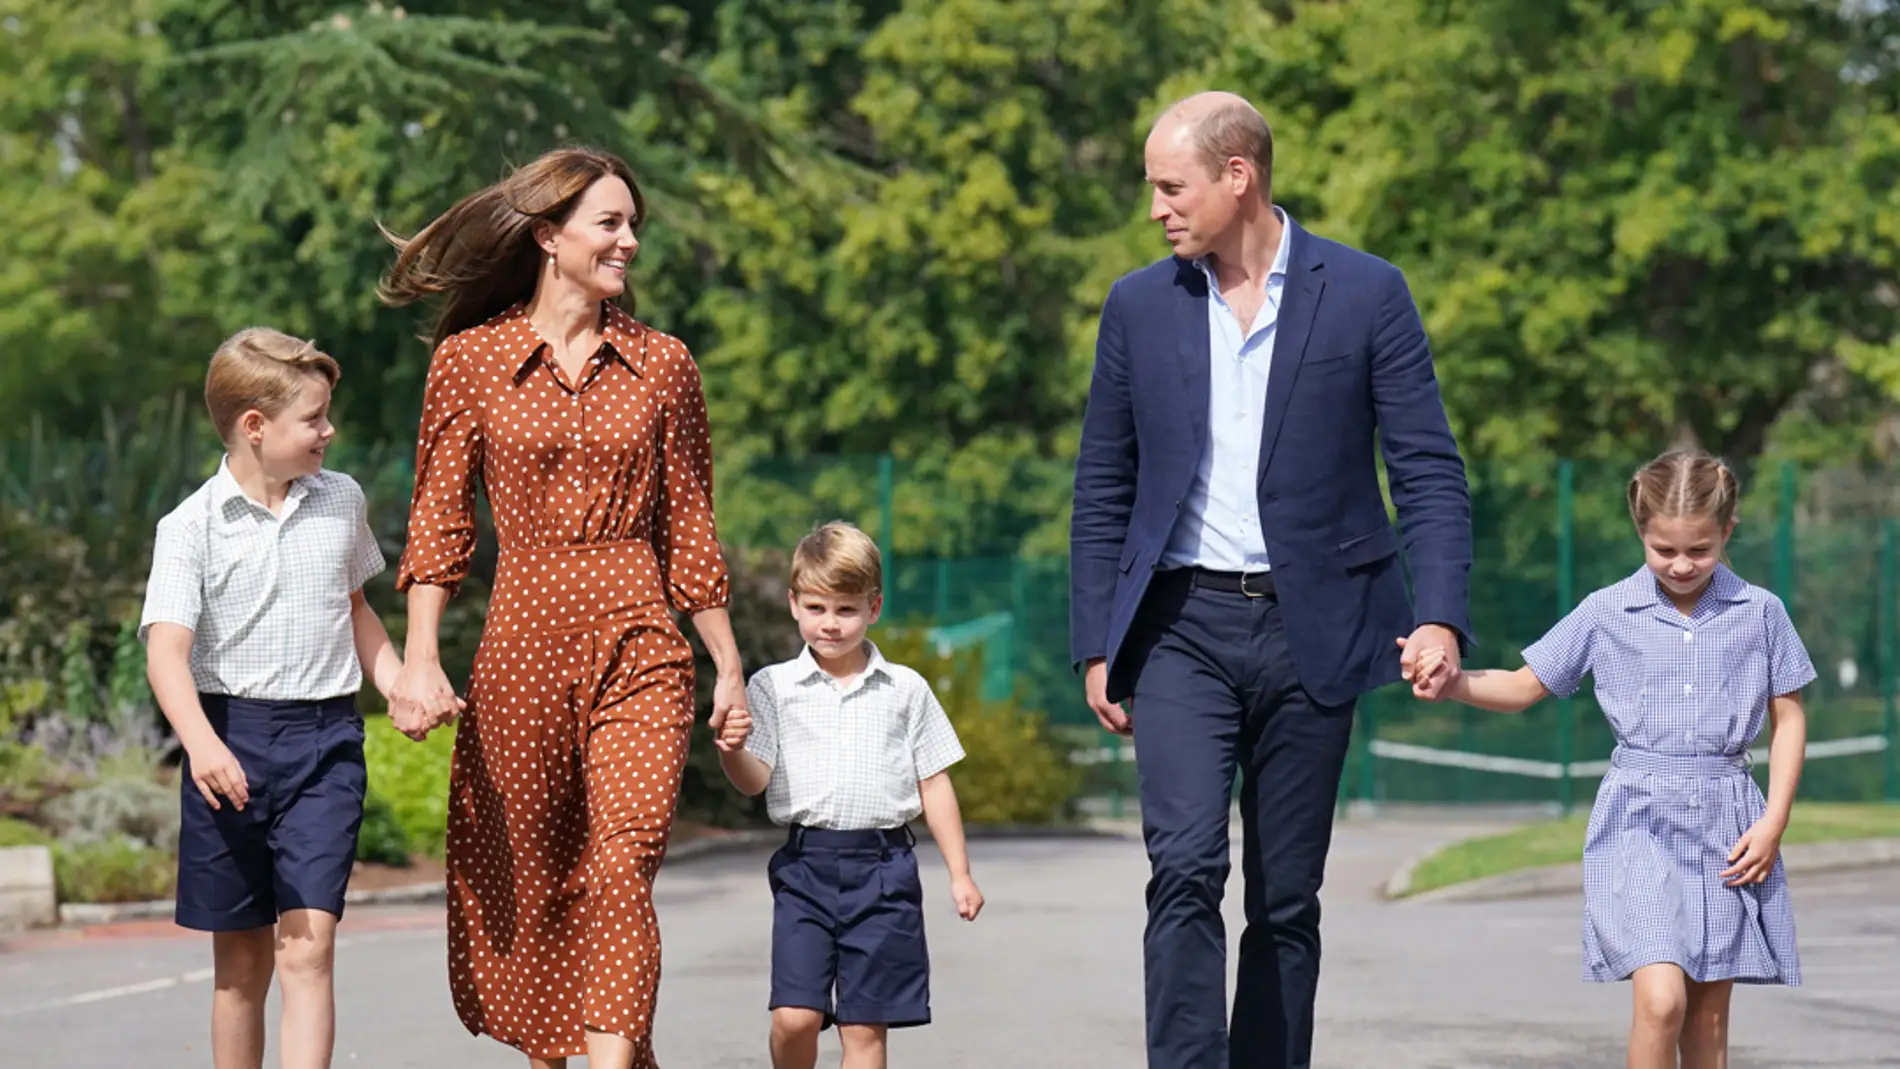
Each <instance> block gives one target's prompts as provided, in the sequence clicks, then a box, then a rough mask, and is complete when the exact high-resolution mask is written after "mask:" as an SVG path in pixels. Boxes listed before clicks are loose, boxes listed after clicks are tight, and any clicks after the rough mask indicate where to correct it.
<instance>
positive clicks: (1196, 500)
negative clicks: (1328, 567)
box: [1161, 205, 1293, 572]
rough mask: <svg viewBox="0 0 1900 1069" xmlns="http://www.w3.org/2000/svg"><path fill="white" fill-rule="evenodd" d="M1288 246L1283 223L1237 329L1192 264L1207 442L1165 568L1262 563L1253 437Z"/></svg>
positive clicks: (1216, 289) (1258, 427)
mask: <svg viewBox="0 0 1900 1069" xmlns="http://www.w3.org/2000/svg"><path fill="white" fill-rule="evenodd" d="M1273 212H1274V214H1275V215H1277V216H1279V217H1280V222H1281V224H1282V225H1283V226H1284V225H1285V223H1286V213H1285V212H1283V211H1281V210H1280V207H1279V206H1278V205H1275V206H1274V209H1273ZM1292 245H1293V229H1292V228H1291V227H1286V229H1284V230H1283V231H1281V235H1280V248H1279V251H1277V252H1275V253H1274V255H1273V266H1272V267H1271V268H1269V269H1268V271H1267V289H1266V300H1264V301H1262V302H1261V304H1260V311H1258V312H1256V313H1255V314H1254V317H1253V322H1252V323H1249V324H1248V325H1247V328H1246V329H1245V330H1242V329H1241V326H1240V320H1239V318H1238V317H1237V316H1235V314H1234V309H1233V306H1232V305H1230V304H1228V303H1227V299H1226V298H1225V297H1222V296H1221V292H1220V277H1219V276H1218V275H1216V274H1215V273H1214V270H1213V268H1212V265H1210V264H1209V263H1208V262H1207V260H1206V259H1200V260H1196V261H1194V265H1195V266H1196V267H1198V268H1200V269H1201V273H1202V274H1204V275H1206V276H1207V344H1208V350H1209V351H1208V356H1207V358H1208V377H1207V379H1208V391H1207V444H1206V446H1205V447H1204V448H1203V449H1202V450H1201V457H1200V463H1199V466H1198V467H1197V468H1196V469H1195V472H1194V481H1193V483H1192V484H1191V485H1190V486H1189V487H1188V492H1187V497H1186V499H1185V500H1184V501H1183V502H1182V504H1181V512H1180V516H1179V518H1178V519H1176V521H1175V525H1174V530H1173V531H1172V533H1171V534H1170V537H1169V539H1168V545H1167V549H1166V551H1165V552H1164V553H1163V554H1162V558H1161V562H1162V564H1163V565H1164V566H1165V567H1169V568H1180V567H1201V568H1212V569H1214V570H1215V571H1223V572H1253V571H1260V570H1263V569H1265V568H1267V566H1268V561H1267V541H1266V535H1265V533H1264V532H1263V531H1262V529H1261V526H1260V489H1259V473H1260V436H1261V433H1262V432H1263V431H1264V430H1265V422H1264V421H1265V418H1266V410H1267V373H1268V371H1269V369H1270V368H1271V366H1272V362H1273V343H1274V340H1275V339H1276V338H1278V337H1279V326H1280V300H1281V297H1282V295H1283V294H1284V293H1285V292H1286V271H1287V254H1288V250H1289V249H1290V248H1291V247H1292Z"/></svg>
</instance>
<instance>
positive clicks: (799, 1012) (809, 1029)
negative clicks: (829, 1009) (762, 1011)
mask: <svg viewBox="0 0 1900 1069" xmlns="http://www.w3.org/2000/svg"><path fill="white" fill-rule="evenodd" d="M824 1026H825V1015H824V1014H822V1013H819V1012H818V1011H817V1010H808V1009H805V1008H804V1007H803V1006H780V1007H779V1008H777V1009H775V1010H773V1011H772V1034H773V1035H774V1036H775V1037H777V1038H779V1039H799V1038H803V1037H810V1036H816V1035H817V1034H818V1032H819V1030H820V1029H822V1028H823V1027H824Z"/></svg>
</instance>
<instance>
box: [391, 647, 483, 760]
mask: <svg viewBox="0 0 1900 1069" xmlns="http://www.w3.org/2000/svg"><path fill="white" fill-rule="evenodd" d="M467 708H468V703H467V702H465V701H463V700H462V699H461V698H460V697H458V696H457V695H456V693H455V686H454V685H453V684H451V683H450V682H449V677H448V674H447V673H445V672H443V671H442V666H441V665H440V664H438V663H436V662H434V661H420V660H412V661H409V662H407V663H405V664H404V665H403V666H402V671H401V672H400V673H398V674H397V676H396V685H395V686H393V687H391V688H390V690H389V722H390V723H391V724H393V725H394V726H395V728H396V730H397V731H400V732H402V733H403V734H404V735H407V736H409V737H410V738H411V739H414V740H415V741H417V742H421V741H422V740H423V739H425V738H428V737H429V732H431V731H434V730H435V729H436V728H438V727H441V726H442V725H443V724H446V723H448V722H449V721H451V720H454V719H455V718H456V717H458V716H460V715H461V714H462V713H463V712H464V711H465V710H466V709H467Z"/></svg>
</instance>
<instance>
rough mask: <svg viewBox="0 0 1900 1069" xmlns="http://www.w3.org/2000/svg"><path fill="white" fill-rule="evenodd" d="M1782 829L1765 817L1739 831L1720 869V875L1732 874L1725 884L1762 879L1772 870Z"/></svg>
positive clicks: (1753, 881)
mask: <svg viewBox="0 0 1900 1069" xmlns="http://www.w3.org/2000/svg"><path fill="white" fill-rule="evenodd" d="M1785 830H1786V829H1785V828H1784V827H1783V826H1782V825H1781V824H1780V823H1779V822H1777V821H1776V820H1775V819H1774V818H1773V817H1766V816H1765V817H1762V818H1761V819H1760V820H1758V821H1756V822H1755V823H1754V825H1753V826H1751V827H1750V828H1749V829H1748V830H1747V831H1745V832H1743V833H1742V837H1741V838H1739V839H1737V840H1735V845H1734V846H1732V847H1730V848H1729V852H1728V860H1729V866H1728V868H1726V869H1723V870H1722V875H1723V876H1724V877H1730V876H1732V877H1734V879H1731V880H1729V881H1728V886H1730V887H1740V886H1741V885H1743V884H1747V883H1760V882H1762V881H1763V880H1766V879H1767V878H1768V874H1769V873H1771V872H1773V871H1774V869H1775V858H1776V857H1777V856H1778V855H1779V854H1780V853H1781V833H1782V832H1783V831H1785Z"/></svg>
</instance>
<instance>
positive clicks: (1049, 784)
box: [876, 628, 1081, 825]
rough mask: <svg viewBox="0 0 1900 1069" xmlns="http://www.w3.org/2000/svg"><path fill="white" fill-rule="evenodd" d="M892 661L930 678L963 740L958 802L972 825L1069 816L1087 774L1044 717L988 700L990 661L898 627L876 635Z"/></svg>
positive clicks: (956, 770)
mask: <svg viewBox="0 0 1900 1069" xmlns="http://www.w3.org/2000/svg"><path fill="white" fill-rule="evenodd" d="M876 642H877V644H878V649H879V651H880V652H882V653H883V654H884V656H885V658H886V659H887V660H890V661H894V662H896V663H898V664H902V665H906V666H908V667H910V668H913V669H915V670H916V671H917V672H919V673H920V674H922V675H923V677H924V678H925V679H926V680H929V681H930V686H931V688H932V689H933V690H934V691H936V694H937V700H938V701H939V702H941V703H942V704H943V708H944V712H945V713H946V714H948V715H949V717H950V724H951V726H952V727H954V728H956V731H957V738H958V739H959V740H960V741H961V742H962V743H963V751H964V759H963V760H962V761H960V762H958V763H957V764H956V765H954V766H952V767H951V769H950V778H951V780H952V781H953V782H954V783H955V784H956V787H957V803H958V807H959V808H960V809H961V810H962V812H963V822H964V823H965V824H968V825H983V824H991V825H997V824H1046V823H1053V822H1059V821H1063V820H1066V819H1069V818H1070V817H1071V816H1072V812H1071V810H1072V806H1071V802H1072V800H1073V799H1074V798H1075V795H1076V792H1077V790H1078V788H1079V787H1080V786H1081V773H1080V772H1079V771H1078V770H1077V769H1076V768H1075V766H1073V765H1071V764H1070V763H1069V761H1068V760H1067V758H1066V756H1065V752H1064V750H1063V749H1062V748H1061V747H1060V746H1059V745H1057V743H1056V741H1055V740H1054V739H1053V738H1052V737H1051V735H1050V733H1049V727H1048V724H1047V722H1046V720H1045V718H1044V717H1043V715H1042V714H1041V713H1038V712H1035V711H1033V710H1030V709H1025V708H1023V706H1022V704H1021V703H1020V702H1019V701H1018V700H1017V699H1015V698H1011V699H1008V700H1005V701H988V700H985V699H984V698H983V662H982V657H981V655H980V654H979V653H977V652H974V651H972V652H967V653H958V654H951V655H949V656H943V655H941V654H939V653H937V652H936V651H935V650H932V649H930V648H929V647H928V646H927V644H926V643H925V641H924V635H923V631H922V630H921V629H916V628H909V629H901V630H900V629H895V628H894V629H891V630H890V631H887V632H884V633H883V634H881V635H879V636H877V637H876Z"/></svg>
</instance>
